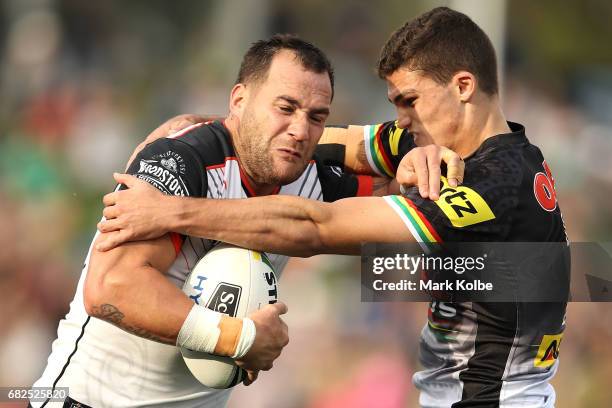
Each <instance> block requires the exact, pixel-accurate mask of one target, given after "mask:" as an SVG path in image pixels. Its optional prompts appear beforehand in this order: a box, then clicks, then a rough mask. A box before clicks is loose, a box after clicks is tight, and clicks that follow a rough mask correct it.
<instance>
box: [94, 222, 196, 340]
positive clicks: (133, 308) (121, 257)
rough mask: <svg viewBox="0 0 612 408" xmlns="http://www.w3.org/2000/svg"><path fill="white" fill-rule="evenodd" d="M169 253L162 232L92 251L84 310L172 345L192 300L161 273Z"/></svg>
mask: <svg viewBox="0 0 612 408" xmlns="http://www.w3.org/2000/svg"><path fill="white" fill-rule="evenodd" d="M104 235H105V234H100V235H99V236H98V238H97V239H96V241H98V240H100V239H102V237H103V236H104ZM175 254H176V253H175V249H174V246H173V244H172V241H171V239H170V237H169V235H167V234H166V235H163V236H162V237H160V238H158V239H155V240H149V241H139V242H130V243H126V244H123V245H121V246H119V247H117V248H115V249H113V250H112V251H108V252H99V251H97V250H95V249H94V250H92V253H91V256H90V260H89V266H88V271H87V277H86V279H85V285H84V288H83V299H84V303H85V310H86V311H87V313H88V314H89V315H90V316H95V317H97V318H100V319H103V320H105V321H107V322H109V323H111V324H114V325H116V326H117V327H119V328H121V329H123V330H126V331H128V332H130V333H132V334H135V335H137V336H141V337H144V338H147V339H150V340H155V341H159V342H162V343H167V344H176V338H177V335H178V333H179V331H180V328H181V326H182V324H183V322H184V321H185V318H186V316H187V315H188V313H189V311H190V310H191V308H192V306H193V303H192V302H191V300H189V298H187V296H185V295H184V294H183V292H182V291H181V290H180V289H179V288H177V287H176V286H175V285H173V284H172V283H171V282H170V281H169V280H168V279H167V277H166V276H165V275H164V273H165V271H166V270H168V268H169V267H170V265H171V264H172V263H173V262H174V259H175V256H176V255H175Z"/></svg>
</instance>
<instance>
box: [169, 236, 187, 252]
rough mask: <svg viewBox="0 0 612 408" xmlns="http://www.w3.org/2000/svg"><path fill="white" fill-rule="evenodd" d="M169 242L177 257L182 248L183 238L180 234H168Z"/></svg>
mask: <svg viewBox="0 0 612 408" xmlns="http://www.w3.org/2000/svg"><path fill="white" fill-rule="evenodd" d="M170 240H171V241H172V245H173V246H174V252H175V253H176V255H178V253H179V252H181V247H182V246H183V241H184V240H185V237H184V236H182V235H181V234H177V233H176V232H171V233H170Z"/></svg>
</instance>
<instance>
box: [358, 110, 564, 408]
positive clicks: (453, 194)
mask: <svg viewBox="0 0 612 408" xmlns="http://www.w3.org/2000/svg"><path fill="white" fill-rule="evenodd" d="M509 126H510V129H511V133H508V134H502V135H496V136H493V137H491V138H489V139H487V140H486V141H485V142H484V143H483V144H482V145H481V146H480V147H479V148H478V149H477V151H476V152H474V154H472V155H471V156H470V157H468V158H466V159H465V165H466V166H465V179H464V183H463V184H462V185H461V186H459V187H456V188H452V187H450V186H449V185H448V183H447V182H446V179H445V178H444V177H442V182H441V194H440V198H439V199H438V200H437V201H435V202H434V201H431V200H428V199H423V198H421V196H420V195H419V192H418V189H417V188H412V189H410V190H409V191H408V194H407V195H406V196H405V197H402V196H388V197H385V200H386V201H387V202H388V204H389V205H390V206H391V207H392V208H393V209H394V210H395V211H396V212H397V214H398V215H399V216H400V217H401V218H402V220H403V221H404V223H405V225H406V227H408V228H409V229H410V231H411V233H412V235H413V236H414V237H415V239H416V240H417V241H418V242H419V243H420V244H421V246H422V247H423V249H424V250H427V247H428V245H430V244H431V243H435V242H438V243H444V242H515V243H517V242H533V243H542V242H547V243H561V244H559V245H556V246H555V248H557V249H559V248H561V253H559V251H556V252H555V253H554V254H546V253H533V254H525V255H527V257H526V258H527V259H526V260H524V259H520V260H518V261H520V262H530V263H531V264H530V265H529V267H530V268H531V270H532V271H535V272H534V273H535V274H538V267H539V266H540V265H541V271H542V273H546V274H550V273H551V271H552V272H553V273H554V275H553V279H556V281H555V284H556V285H557V287H559V288H560V289H561V290H562V291H565V293H567V291H568V290H569V248H568V247H567V245H566V244H565V243H566V241H567V238H566V234H565V228H564V224H563V219H562V216H561V210H560V208H559V205H558V203H557V200H556V193H555V190H554V180H553V178H552V174H551V171H550V169H549V167H548V165H547V164H546V162H545V160H544V157H543V156H542V153H541V152H540V150H539V149H538V148H537V147H536V146H534V145H532V144H530V143H529V140H528V139H527V137H526V136H525V129H524V127H523V126H521V125H519V124H516V123H509ZM385 127H386V128H387V129H389V131H387V132H386V133H385V131H384V129H385ZM376 128H377V129H379V130H380V129H383V131H382V133H381V132H380V131H373V130H371V131H370V132H369V133H370V142H371V143H370V145H371V146H374V147H376V146H381V147H382V149H384V151H383V153H377V155H378V156H379V159H378V161H376V158H374V157H373V156H374V154H371V155H370V156H372V157H373V159H372V162H373V163H377V162H378V163H380V162H382V163H383V164H384V165H385V166H386V167H388V168H389V171H390V172H391V174H393V173H394V171H395V168H394V167H393V162H392V161H391V160H386V161H383V160H381V159H380V158H384V156H385V155H386V156H387V157H389V158H392V157H400V158H401V157H402V156H403V153H402V151H401V149H397V148H396V150H395V151H391V149H390V148H389V146H393V144H395V145H396V146H402V143H401V142H400V141H401V138H408V139H412V137H411V135H410V134H409V133H408V132H405V131H401V130H400V131H399V132H400V134H399V135H397V134H396V135H395V136H394V137H395V138H396V140H394V141H392V142H391V143H389V142H387V143H386V144H385V143H380V142H379V143H375V138H379V139H383V140H385V139H387V140H390V139H391V136H393V132H398V130H397V128H396V127H395V126H394V124H393V122H389V123H386V124H382V125H376ZM371 129H375V127H371ZM366 133H367V132H366ZM364 137H366V138H367V135H365V136H364ZM398 139H400V141H398ZM403 145H409V143H404V144H403ZM385 166H383V165H381V166H379V168H380V169H384V168H385ZM483 245H484V244H483ZM430 246H431V245H430ZM535 247H536V245H535V244H534V248H535ZM535 251H539V250H536V249H534V252H535ZM559 255H561V256H559ZM544 269H546V271H545V270H544ZM548 276H550V275H548ZM544 284H545V282H544ZM538 290H543V291H546V287H545V286H541V287H539V288H538ZM556 300H558V298H557V299H556ZM565 308H566V302H564V301H556V302H540V303H534V302H503V303H501V302H496V303H493V302H488V303H487V302H454V303H453V302H444V301H441V300H433V301H432V302H431V303H430V310H429V316H428V317H429V318H428V323H427V324H426V325H425V327H424V328H423V331H422V334H421V342H420V360H421V364H422V365H423V371H420V372H418V373H416V374H415V375H414V378H413V381H414V383H415V385H416V386H417V388H419V389H420V390H421V396H420V403H421V405H422V406H425V407H442V406H445V407H449V406H452V407H476V406H478V407H480V406H482V407H497V406H504V407H506V406H512V407H519V406H521V407H522V406H534V407H536V406H537V407H551V406H553V405H554V400H555V393H554V390H553V388H552V386H551V385H550V384H549V380H550V379H551V378H552V376H553V375H554V373H555V372H556V370H557V367H558V356H559V345H560V343H561V339H562V336H563V331H564V328H565V321H564V319H565Z"/></svg>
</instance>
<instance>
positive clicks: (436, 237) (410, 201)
mask: <svg viewBox="0 0 612 408" xmlns="http://www.w3.org/2000/svg"><path fill="white" fill-rule="evenodd" d="M402 198H403V199H404V201H406V202H407V203H408V205H409V206H410V207H412V209H413V210H414V211H416V213H417V214H418V216H419V218H421V221H423V223H424V224H425V226H426V227H427V229H428V230H429V232H430V233H431V235H433V236H434V238H435V239H436V241H438V242H442V238H440V235H438V233H437V232H436V230H435V229H434V227H433V226H432V225H431V223H430V222H429V220H428V219H427V217H425V215H423V213H422V212H421V211H419V208H418V207H417V206H416V205H415V204H414V203H413V202H412V200H411V199H409V198H407V197H402Z"/></svg>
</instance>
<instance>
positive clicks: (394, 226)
mask: <svg viewBox="0 0 612 408" xmlns="http://www.w3.org/2000/svg"><path fill="white" fill-rule="evenodd" d="M378 74H379V76H380V77H381V78H382V79H384V80H385V81H386V83H387V88H388V98H389V100H390V101H391V102H392V103H393V104H394V105H395V107H396V109H397V115H398V120H397V124H398V125H399V127H400V128H402V129H406V131H398V133H396V130H397V129H394V122H389V123H387V124H383V125H381V126H374V127H372V129H373V131H372V132H370V135H371V138H370V140H371V145H372V146H373V147H376V146H378V147H380V148H382V150H386V149H387V148H388V147H389V146H391V149H389V151H388V152H387V156H388V155H389V154H392V153H393V150H394V149H393V147H394V146H397V144H398V143H399V144H400V145H401V144H402V142H401V139H402V138H410V139H414V140H415V141H416V143H417V144H427V143H431V142H435V143H438V144H440V145H443V146H446V147H449V148H452V149H454V150H455V151H456V152H457V153H459V154H460V155H461V156H462V157H463V158H464V160H465V163H466V168H465V171H466V175H465V180H464V185H463V186H461V187H458V188H456V187H452V186H450V185H449V183H448V182H447V180H446V179H445V178H442V180H441V181H442V183H443V184H444V189H443V191H442V192H441V195H440V199H439V200H437V201H435V202H434V201H430V200H423V199H422V198H421V197H420V196H419V192H418V191H417V190H416V189H414V188H413V189H410V190H409V191H407V193H406V194H405V196H388V197H384V198H381V197H370V198H348V199H345V200H339V201H336V202H333V203H320V202H316V201H313V200H305V199H301V198H298V197H261V198H253V199H250V200H249V202H248V205H245V204H244V203H242V202H240V201H241V200H231V201H227V202H223V203H219V204H216V203H214V204H213V203H212V202H211V201H210V200H205V199H182V198H174V197H161V195H160V194H159V193H158V192H157V191H155V190H153V189H151V188H150V187H149V186H147V185H146V184H143V183H141V182H139V181H138V180H137V179H135V178H134V177H131V176H129V175H119V176H117V177H116V180H117V181H118V182H123V183H125V184H127V185H128V186H129V187H130V189H128V190H125V191H121V192H117V193H111V194H109V195H107V196H106V197H105V198H104V202H105V204H106V205H107V208H105V210H104V214H105V215H106V216H107V218H109V220H108V221H106V222H103V223H101V224H100V225H99V228H100V229H101V230H102V231H106V232H112V234H109V235H107V242H104V243H101V244H102V246H103V247H104V248H105V249H106V248H109V247H112V246H114V245H116V244H117V243H120V242H124V241H125V240H134V239H139V238H140V237H154V236H158V235H159V234H162V233H165V232H167V231H176V232H186V231H189V233H191V234H193V235H196V236H201V237H206V238H209V239H218V240H223V241H226V242H231V243H234V244H237V245H242V246H246V247H251V248H254V249H259V250H269V251H273V252H276V253H286V254H292V255H301V256H309V255H312V254H316V253H353V254H355V253H359V250H360V247H361V244H362V243H363V242H391V243H393V242H414V241H416V242H419V243H420V244H421V246H422V247H423V248H426V247H428V246H429V245H431V244H432V243H440V242H489V241H493V242H513V243H517V242H518V243H520V242H528V243H537V242H544V243H547V244H555V245H554V246H550V248H558V249H559V251H558V252H557V251H538V250H536V249H534V250H533V252H532V253H528V254H525V255H527V256H526V257H524V258H523V257H519V258H518V259H513V260H510V263H509V264H504V265H513V264H512V262H516V263H517V264H518V265H519V266H520V268H518V269H515V268H508V269H504V270H495V272H496V273H499V274H500V277H502V278H505V279H507V280H508V281H511V282H516V281H517V279H519V277H521V275H519V274H518V273H517V271H520V270H521V269H523V268H527V270H528V271H529V273H530V274H532V275H530V276H529V279H527V281H528V282H529V283H530V285H532V286H531V287H530V288H529V290H533V291H534V292H535V293H539V294H542V295H546V294H547V293H550V289H551V287H552V286H553V283H554V284H555V285H558V286H559V287H560V289H561V290H560V295H561V296H560V297H558V298H554V299H553V300H548V301H546V302H544V301H540V302H533V301H530V302H522V301H520V300H517V297H514V296H513V297H512V298H511V300H510V301H507V302H480V301H474V302H467V301H462V302H449V301H446V300H440V299H436V300H434V301H432V303H431V307H430V313H429V316H428V322H427V324H426V325H425V327H424V328H423V330H422V333H421V340H420V360H421V364H422V366H423V370H422V371H420V372H418V373H416V374H415V376H414V378H413V381H414V384H415V385H416V387H417V388H419V390H420V392H421V394H420V400H419V401H420V404H421V405H422V406H423V407H436V408H443V407H444V408H446V407H453V408H464V407H534V408H535V407H545V408H550V407H554V405H555V391H554V389H553V387H552V385H551V384H550V380H551V378H552V377H553V376H554V375H555V373H556V371H557V368H558V366H559V360H558V358H559V343H560V342H561V339H562V336H563V331H564V329H565V318H564V316H565V308H566V304H567V294H568V288H569V265H570V263H569V248H568V245H567V237H566V234H565V227H564V224H563V219H562V216H561V210H560V208H559V205H558V203H557V199H556V193H555V190H554V180H553V178H552V174H551V171H550V169H549V167H548V165H547V164H546V162H545V160H544V158H543V155H542V153H541V152H540V150H539V149H538V148H537V147H536V146H534V145H532V144H531V143H530V142H529V140H528V139H527V137H526V135H525V128H524V127H523V126H521V125H519V124H517V123H512V122H507V121H506V119H505V117H504V114H503V112H502V109H501V106H500V101H499V91H498V81H497V70H496V58H495V52H494V50H493V46H492V45H491V42H490V41H489V39H488V38H487V36H486V34H485V33H484V32H483V31H482V30H481V29H480V28H479V27H478V26H477V25H476V24H475V23H474V22H473V21H472V20H470V19H469V18H468V17H467V16H465V15H463V14H461V13H458V12H456V11H453V10H451V9H448V8H446V7H439V8H436V9H434V10H431V11H429V12H427V13H424V14H423V15H421V16H419V17H417V18H415V19H413V20H411V21H408V22H407V23H406V24H405V25H404V26H402V27H400V28H399V29H398V30H396V31H395V32H394V33H393V34H392V36H391V38H390V39H389V41H388V42H387V44H386V45H385V46H384V48H383V51H382V54H381V57H380V60H379V65H378ZM408 132H410V133H408ZM365 133H366V134H367V133H368V132H365ZM381 133H382V137H383V138H385V137H386V138H392V139H393V140H394V141H395V142H394V143H391V144H387V145H386V146H385V144H384V143H379V141H380V137H381V136H380V135H381ZM366 144H368V142H366ZM384 156H385V155H384V154H383V155H381V157H383V158H384ZM370 158H371V159H372V161H373V162H374V161H377V159H376V157H375V155H374V154H372V153H370ZM378 162H380V163H381V164H382V165H383V167H385V168H389V164H390V163H386V161H380V160H378ZM131 190H133V191H131ZM144 197H146V198H144ZM160 214H166V215H167V217H165V218H163V219H162V218H160V216H159V215H160ZM244 220H253V222H244ZM540 248H541V247H540ZM424 250H425V249H424ZM486 272H490V271H489V270H486ZM522 277H525V275H522ZM514 294H515V295H518V296H519V297H520V295H521V293H514ZM438 295H439V294H438ZM543 297H544V296H543ZM441 298H442V299H444V296H441ZM415 344H416V341H415Z"/></svg>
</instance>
